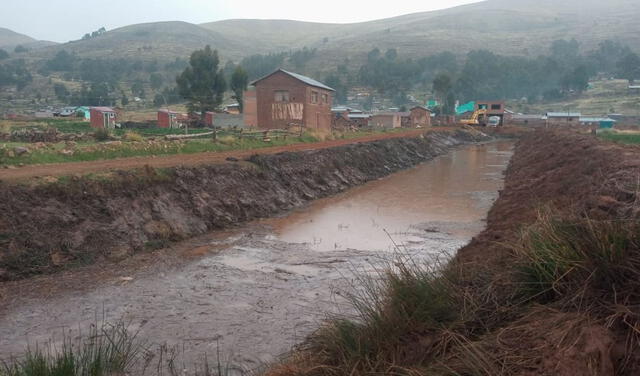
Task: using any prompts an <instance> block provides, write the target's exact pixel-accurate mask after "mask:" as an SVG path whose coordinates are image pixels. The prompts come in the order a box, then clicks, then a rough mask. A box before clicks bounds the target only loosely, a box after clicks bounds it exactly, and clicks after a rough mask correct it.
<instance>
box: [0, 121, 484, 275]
mask: <svg viewBox="0 0 640 376" xmlns="http://www.w3.org/2000/svg"><path fill="white" fill-rule="evenodd" d="M486 139H487V137H486V136H484V135H482V134H479V133H477V132H473V131H461V130H458V131H454V132H430V133H428V134H426V135H425V136H424V137H421V138H411V139H389V140H383V141H377V142H370V143H360V144H351V145H346V146H341V147H336V148H332V149H322V150H313V151H306V152H296V153H282V154H277V155H255V156H252V157H250V158H248V159H247V160H246V161H242V162H239V163H228V164H218V165H209V166H202V167H192V168H188V167H179V168H171V169H167V170H154V169H151V168H147V169H143V170H140V171H129V172H119V173H117V174H116V175H115V176H114V177H113V178H109V179H107V180H100V179H97V178H93V179H92V178H72V179H70V180H69V181H62V182H56V183H51V184H46V185H39V186H34V187H30V186H24V185H10V184H6V183H3V184H2V185H0V213H1V214H0V247H1V248H0V280H2V279H4V280H7V279H15V278H20V277H23V276H27V275H30V274H36V273H46V272H51V271H55V270H56V269H59V268H61V267H65V266H67V265H70V264H74V263H89V262H93V261H95V260H98V259H100V258H110V259H120V258H124V257H127V256H129V255H131V254H133V253H135V252H140V251H143V250H145V249H152V248H158V247H164V246H166V245H167V244H168V243H169V242H172V241H177V240H181V239H185V238H188V237H191V236H195V235H198V234H202V233H204V232H206V231H210V230H213V229H220V228H225V227H229V226H233V225H236V224H238V223H241V222H245V221H249V220H252V219H256V218H261V217H268V216H273V215H276V214H278V213H282V212H284V211H287V210H290V209H292V208H294V207H297V206H300V205H303V204H304V203H306V202H308V201H310V200H314V199H317V198H321V197H326V196H329V195H333V194H336V193H338V192H341V191H343V190H346V189H348V188H350V187H353V186H357V185H360V184H363V183H365V182H367V181H371V180H374V179H378V178H381V177H384V176H386V175H389V174H391V173H394V172H396V171H399V170H402V169H406V168H409V167H412V166H414V165H416V164H418V163H421V162H424V161H427V160H429V159H431V158H434V157H436V156H438V155H442V154H444V153H446V152H447V151H448V150H450V148H452V147H455V146H457V145H461V144H464V143H470V142H477V141H483V140H486Z"/></svg>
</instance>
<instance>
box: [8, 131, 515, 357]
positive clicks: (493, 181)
mask: <svg viewBox="0 0 640 376" xmlns="http://www.w3.org/2000/svg"><path fill="white" fill-rule="evenodd" d="M511 149H512V143H510V142H495V143H490V144H485V145H474V146H467V147H463V148H460V149H458V150H455V151H453V152H452V153H451V154H449V155H446V156H442V157H440V158H438V159H436V160H433V161H431V162H428V163H425V164H422V165H420V166H418V167H416V168H414V169H411V170H408V171H404V172H401V173H398V174H394V175H392V176H389V177H387V178H385V179H382V180H379V181H375V182H372V183H369V184H366V185H364V186H361V187H358V188H355V189H352V190H350V191H348V192H346V193H344V194H341V195H338V196H336V197H332V198H328V199H323V200H318V201H316V202H314V203H312V204H311V205H309V206H308V207H305V208H302V209H300V210H297V211H294V212H292V213H289V214H288V215H286V216H284V217H281V218H275V219H268V220H263V221H258V222H255V223H251V224H248V225H246V226H243V227H242V228H239V229H236V230H233V231H227V232H217V233H211V234H208V235H206V236H203V237H200V238H197V239H193V240H190V241H188V242H184V243H182V244H179V245H177V246H175V247H173V249H171V250H164V251H160V252H157V253H154V254H152V255H147V256H145V257H146V258H145V259H144V262H140V263H139V265H134V266H131V265H126V266H122V267H121V268H111V269H109V270H104V269H100V268H99V267H92V268H88V269H87V270H79V271H77V272H73V273H72V274H70V275H64V276H62V277H43V278H40V279H37V280H32V281H25V282H20V283H17V284H13V285H11V287H10V288H7V287H6V286H5V288H4V290H2V289H0V298H2V295H3V293H4V295H5V297H4V299H3V300H2V301H4V302H5V303H7V304H4V307H0V354H1V355H0V358H2V357H3V356H6V354H11V353H18V352H20V351H21V350H22V349H24V347H25V346H26V344H27V343H31V344H32V345H33V344H34V343H36V342H38V343H43V342H45V341H47V340H48V339H49V338H51V337H52V336H54V337H55V338H60V333H61V331H62V330H67V331H68V332H70V333H71V335H74V334H75V332H76V331H77V330H78V328H83V327H85V328H86V326H87V325H89V324H91V323H94V322H95V321H96V317H98V318H99V319H106V320H116V319H124V320H126V321H127V322H130V323H131V329H132V330H139V331H140V334H139V335H140V336H141V337H142V338H145V339H146V340H148V341H150V342H151V343H153V344H155V345H156V346H157V345H159V344H163V343H166V344H168V345H170V346H177V347H178V348H179V349H180V351H179V355H178V359H177V362H178V364H181V363H185V364H187V365H190V364H194V363H196V362H198V361H199V360H200V359H202V358H201V357H202V356H203V354H209V358H211V357H212V356H214V355H215V354H216V352H217V349H218V347H219V348H220V350H221V352H222V354H225V355H224V356H225V358H227V359H228V360H229V361H230V362H231V363H233V364H235V365H238V366H241V367H244V368H253V367H255V366H257V365H259V364H261V363H263V362H268V361H271V360H273V359H274V358H275V357H276V356H278V355H279V354H282V353H284V352H286V351H287V350H289V349H290V348H291V346H293V345H295V344H296V343H299V342H300V341H301V340H302V339H303V338H304V337H305V336H306V335H307V334H309V333H310V332H311V331H313V330H314V329H315V328H317V326H318V323H319V322H320V321H321V320H322V319H323V318H325V317H326V314H328V313H340V312H342V311H343V310H345V309H348V308H347V306H346V305H345V304H344V302H343V301H342V299H341V298H340V295H339V294H336V293H335V292H336V291H339V290H340V289H341V288H347V286H348V285H349V283H350V279H351V278H350V277H349V276H350V275H351V274H350V273H352V271H353V270H354V269H356V270H363V269H367V268H368V267H370V266H371V265H372V264H375V263H376V262H379V260H382V259H385V258H389V257H391V255H392V254H393V251H394V250H395V249H397V247H399V248H401V249H402V251H403V252H405V253H409V254H412V255H413V256H414V257H416V258H423V259H429V258H430V257H433V256H434V255H440V254H441V253H442V252H444V253H448V254H451V253H453V252H455V250H456V249H457V248H459V247H460V246H462V245H464V244H465V243H466V242H468V241H469V240H470V238H471V237H472V236H473V235H474V234H476V233H478V232H479V231H481V230H482V228H483V219H484V218H485V216H486V213H487V211H488V209H489V208H490V206H491V204H492V203H493V201H494V200H495V199H496V198H497V192H498V190H499V189H500V188H501V185H502V176H503V171H504V169H505V168H506V165H507V163H508V160H509V158H510V156H511ZM134 264H135V263H134ZM7 296H8V297H7Z"/></svg>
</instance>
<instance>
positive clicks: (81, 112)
mask: <svg viewBox="0 0 640 376" xmlns="http://www.w3.org/2000/svg"><path fill="white" fill-rule="evenodd" d="M76 117H78V118H81V119H84V120H91V108H89V107H86V106H80V107H78V108H76Z"/></svg>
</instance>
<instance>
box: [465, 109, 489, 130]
mask: <svg viewBox="0 0 640 376" xmlns="http://www.w3.org/2000/svg"><path fill="white" fill-rule="evenodd" d="M460 123H461V124H464V125H481V126H483V127H485V126H486V125H487V110H486V109H479V110H475V111H474V112H473V115H471V118H470V119H462V120H460Z"/></svg>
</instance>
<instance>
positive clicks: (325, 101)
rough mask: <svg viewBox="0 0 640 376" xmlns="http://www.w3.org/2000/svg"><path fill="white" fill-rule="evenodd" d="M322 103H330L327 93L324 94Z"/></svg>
mask: <svg viewBox="0 0 640 376" xmlns="http://www.w3.org/2000/svg"><path fill="white" fill-rule="evenodd" d="M322 103H324V104H327V103H329V96H328V95H327V94H322Z"/></svg>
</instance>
